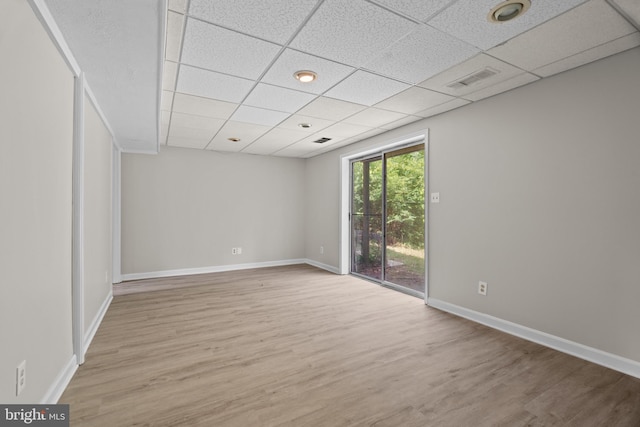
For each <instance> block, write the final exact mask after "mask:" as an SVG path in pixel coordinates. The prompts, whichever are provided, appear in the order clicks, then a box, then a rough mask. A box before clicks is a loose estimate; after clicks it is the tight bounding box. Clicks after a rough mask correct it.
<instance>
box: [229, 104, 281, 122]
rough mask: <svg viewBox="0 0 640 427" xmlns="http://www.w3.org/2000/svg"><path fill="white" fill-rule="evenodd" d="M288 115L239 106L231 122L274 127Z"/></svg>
mask: <svg viewBox="0 0 640 427" xmlns="http://www.w3.org/2000/svg"><path fill="white" fill-rule="evenodd" d="M289 115H290V114H289V113H283V112H282V111H273V110H265V109H264V108H256V107H249V106H248V105H241V106H240V107H239V108H238V109H237V110H236V112H235V113H233V116H231V120H233V121H236V122H243V123H253V124H255V125H264V126H276V125H277V124H278V123H280V122H281V121H283V120H284V119H286V118H287V117H289Z"/></svg>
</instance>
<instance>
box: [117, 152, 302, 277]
mask: <svg viewBox="0 0 640 427" xmlns="http://www.w3.org/2000/svg"><path fill="white" fill-rule="evenodd" d="M304 165H305V161H304V160H302V159H288V158H276V157H264V156H251V155H243V154H233V153H217V152H212V151H202V150H190V149H179V148H171V147H162V150H161V153H160V154H159V155H157V156H148V155H138V154H126V155H123V158H122V187H123V189H122V270H123V274H133V273H150V272H159V271H166V270H175V269H190V268H208V267H216V266H228V265H236V264H251V263H262V262H271V261H282V260H290V259H300V258H303V257H304V240H305V238H304V233H305V229H306V227H307V224H305V222H304V220H305V216H304V205H303V203H301V201H302V200H303V199H304ZM233 247H241V248H242V254H241V255H232V254H231V248H233Z"/></svg>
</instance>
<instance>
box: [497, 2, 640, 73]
mask: <svg viewBox="0 0 640 427" xmlns="http://www.w3.org/2000/svg"><path fill="white" fill-rule="evenodd" d="M596 29H597V30H596ZM635 31H636V29H635V28H634V27H633V26H632V25H631V24H629V23H628V22H627V20H626V19H624V18H623V17H622V16H620V14H618V13H617V12H616V11H615V10H614V9H613V8H612V7H611V6H609V5H608V4H607V3H606V2H605V1H604V0H592V1H590V2H588V3H585V4H583V5H581V6H579V7H576V8H575V9H573V10H571V11H569V12H567V13H565V14H564V15H562V16H559V17H558V18H556V19H554V20H552V21H549V22H546V23H545V24H542V25H540V26H539V27H537V28H534V29H532V30H531V31H528V32H526V33H524V34H522V35H520V36H518V37H516V38H514V39H512V40H510V41H509V42H507V43H505V44H504V45H502V46H498V47H496V48H493V49H491V50H490V51H489V52H488V53H489V54H490V55H492V56H495V57H497V58H500V59H502V60H504V61H507V62H510V63H512V64H514V65H516V66H518V67H520V68H522V69H524V70H528V71H532V70H534V69H536V68H540V67H543V66H545V65H548V64H551V63H553V62H556V61H559V60H561V59H563V58H566V57H567V56H571V55H575V54H577V53H580V52H583V51H585V50H588V49H591V48H592V47H595V46H599V45H601V44H603V43H606V42H608V41H611V40H615V39H618V38H620V37H623V36H625V35H628V34H631V33H633V32H635ZM574 34H581V36H580V37H575V36H574ZM540 46H544V49H541V48H540ZM532 52H535V54H533V55H532Z"/></svg>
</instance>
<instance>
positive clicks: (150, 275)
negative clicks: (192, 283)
mask: <svg viewBox="0 0 640 427" xmlns="http://www.w3.org/2000/svg"><path fill="white" fill-rule="evenodd" d="M305 261H306V260H304V259H287V260H282V261H266V262H256V263H247V264H230V265H217V266H212V267H196V268H182V269H178V270H161V271H150V272H147V273H130V274H123V275H122V280H123V281H124V282H126V281H129V280H140V279H157V278H160V277H172V276H189V275H191V274H205V273H220V272H223V271H234V270H248V269H250V268H265V267H279V266H283V265H295V264H304V263H305Z"/></svg>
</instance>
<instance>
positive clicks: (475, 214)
mask: <svg viewBox="0 0 640 427" xmlns="http://www.w3.org/2000/svg"><path fill="white" fill-rule="evenodd" d="M638 70H640V49H637V48H636V49H633V50H631V51H627V52H624V53H622V54H618V55H616V56H613V57H610V58H608V59H605V60H601V61H598V62H596V63H592V64H590V65H587V66H584V67H581V68H578V69H575V70H572V71H569V72H566V73H563V74H560V75H557V76H554V77H551V78H548V79H545V80H542V81H539V82H536V83H533V84H531V85H528V86H526V87H523V88H520V89H517V90H514V91H511V92H508V93H505V94H502V95H498V96H496V97H493V98H490V99H487V100H484V101H481V102H478V103H474V104H471V105H469V106H466V107H463V108H460V109H458V110H455V111H451V112H449V113H444V114H442V115H440V116H436V117H433V118H430V119H425V120H423V121H420V122H416V123H413V124H410V125H408V126H405V127H404V128H401V129H396V130H394V131H391V132H388V133H386V134H383V135H378V136H376V137H373V138H371V139H370V140H367V141H365V142H362V143H359V144H358V145H356V146H349V147H346V148H344V149H340V150H336V151H334V152H330V153H328V154H326V155H322V156H319V157H315V158H312V159H310V160H308V163H307V169H306V174H307V197H306V203H307V207H308V210H307V223H309V224H313V226H311V227H308V228H307V242H306V248H307V257H308V258H310V259H313V260H316V261H318V262H324V263H327V264H330V265H332V266H334V267H336V268H337V267H338V262H339V259H338V248H339V245H337V244H335V242H337V240H338V238H339V237H338V235H339V202H338V197H339V156H340V155H341V154H344V153H351V152H357V151H358V150H362V149H364V148H366V147H370V146H372V145H378V144H381V143H384V142H385V141H387V140H391V139H394V138H398V137H400V136H402V135H405V134H409V133H412V132H416V131H418V130H421V129H425V128H429V132H430V140H429V145H430V152H429V156H430V159H429V166H430V170H429V181H430V182H429V185H430V191H439V192H440V199H441V202H440V204H437V205H433V204H431V205H430V206H429V210H430V211H429V214H430V223H429V235H430V237H429V248H430V264H429V265H430V274H429V284H430V289H429V293H430V297H431V298H436V299H439V300H442V301H445V302H448V303H451V304H456V305H458V306H461V307H465V308H468V309H472V310H476V311H478V312H481V313H486V314H489V315H492V316H496V317H498V318H501V319H505V320H508V321H512V322H515V323H518V324H521V325H524V326H527V327H530V328H533V329H536V330H539V331H543V332H547V333H550V334H553V335H556V336H559V337H562V338H565V339H568V340H571V341H575V342H578V343H581V344H584V345H587V346H591V347H595V348H598V349H601V350H604V351H607V352H610V353H613V354H617V355H620V356H623V357H627V358H630V359H632V360H636V361H640V340H638V339H637V337H638V332H637V327H638V325H640V310H639V309H638V308H637V305H638V301H640V286H639V285H638V283H639V282H638V277H640V263H639V262H638V260H640V225H639V224H638V219H639V218H640V191H638V189H639V188H640V167H639V166H638V165H640V143H639V139H638V131H639V130H640V127H639V125H638V117H639V116H638V112H640V85H639V84H638V80H637V76H638ZM319 212H322V214H321V215H320V214H319ZM327 241H329V242H331V243H330V244H325V254H324V256H320V255H319V254H318V252H317V249H316V248H317V247H318V246H320V245H321V244H323V243H324V242H327ZM479 280H484V281H487V282H488V283H489V295H488V296H487V297H482V296H479V295H478V294H477V292H476V290H477V283H478V281H479Z"/></svg>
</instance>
